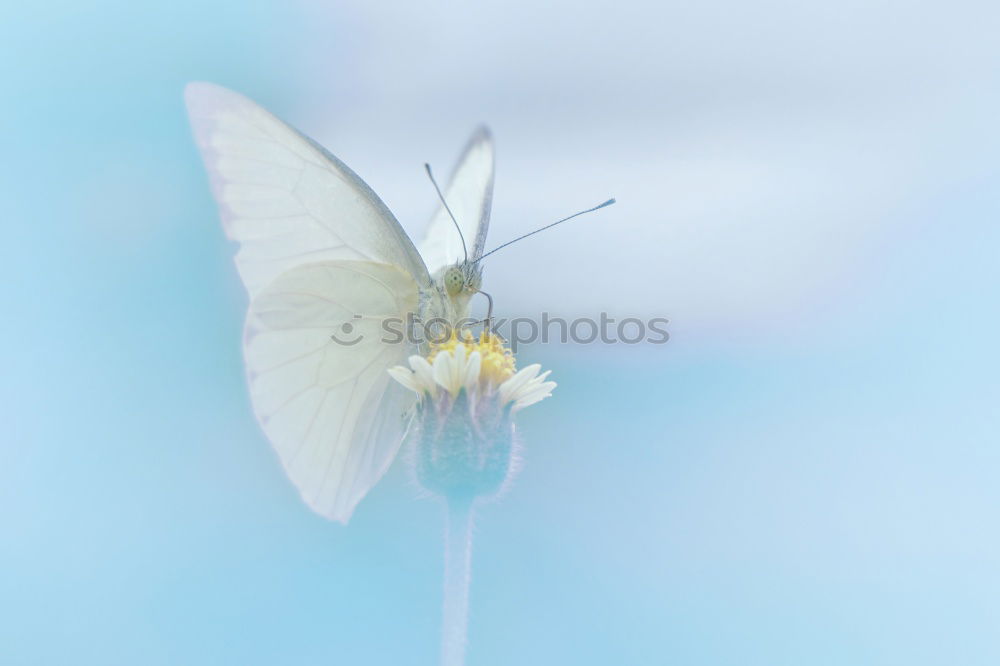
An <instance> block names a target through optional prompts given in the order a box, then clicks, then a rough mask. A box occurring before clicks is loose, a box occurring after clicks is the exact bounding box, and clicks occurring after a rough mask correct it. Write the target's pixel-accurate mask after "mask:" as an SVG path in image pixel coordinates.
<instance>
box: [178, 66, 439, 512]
mask: <svg viewBox="0 0 1000 666" xmlns="http://www.w3.org/2000/svg"><path fill="white" fill-rule="evenodd" d="M185 97H186V101H187V106H188V111H189V114H190V117H191V124H192V126H193V128H194V133H195V138H196V141H197V143H198V145H199V147H200V148H201V152H202V156H203V157H204V160H205V164H206V166H207V167H208V171H209V176H210V178H211V181H212V188H213V191H214V193H215V197H216V199H217V201H218V203H219V208H220V211H221V214H222V218H223V224H224V227H225V229H226V233H227V234H228V236H229V237H230V238H231V239H233V240H235V241H237V242H238V243H239V244H240V249H239V252H238V253H237V255H236V265H237V268H238V270H239V273H240V276H241V278H242V279H243V283H244V284H245V286H246V288H247V291H248V292H249V293H250V297H251V303H250V309H249V312H248V313H247V321H246V332H245V338H244V354H245V358H246V365H247V371H248V379H249V384H250V394H251V398H252V400H253V404H254V411H255V413H256V415H257V417H258V420H259V421H260V423H261V426H262V427H263V429H264V431H265V433H266V434H267V436H268V438H269V439H270V440H271V443H272V445H273V446H274V447H275V449H276V450H277V452H278V455H279V457H280V458H281V461H282V464H283V465H284V467H285V470H286V471H287V473H288V475H289V477H290V478H291V480H292V481H293V482H294V483H295V485H296V486H297V487H298V489H299V491H300V493H301V494H302V497H303V499H304V500H305V501H306V502H307V503H308V504H309V506H311V507H312V508H313V509H314V510H316V511H317V512H318V513H320V514H322V515H324V516H327V517H329V518H332V519H335V520H340V521H343V522H346V521H347V519H348V518H349V517H350V515H351V512H352V511H353V509H354V506H355V505H356V504H357V502H358V501H359V500H360V499H361V497H362V496H363V495H364V494H365V493H366V492H367V491H368V489H369V488H370V487H371V486H372V485H373V484H374V483H375V481H377V480H378V478H379V477H380V476H381V475H382V473H383V472H384V471H385V469H386V468H387V467H388V465H389V463H391V461H392V459H393V458H394V456H395V454H396V451H397V449H398V447H399V444H400V441H401V433H402V422H401V420H400V419H401V415H402V413H403V412H404V411H405V410H406V408H407V407H408V405H409V404H412V397H411V396H407V395H406V394H405V389H402V390H397V387H396V386H395V385H394V384H390V381H389V377H388V374H387V373H386V369H387V368H389V367H391V366H392V365H396V364H398V363H400V362H402V360H403V359H404V358H405V357H406V355H407V354H408V353H409V351H410V350H409V349H408V348H407V345H405V344H388V343H386V342H385V341H384V340H383V336H382V332H381V331H379V330H377V329H378V325H376V322H380V321H381V320H383V319H384V318H386V317H399V318H403V317H406V315H407V314H408V313H411V312H415V311H416V308H417V303H418V290H419V287H421V286H425V285H427V284H429V281H430V276H429V275H428V273H427V269H426V267H425V266H424V263H423V261H422V259H421V258H420V255H419V254H418V253H417V251H416V248H414V246H413V243H412V242H411V241H410V239H409V238H408V237H407V236H406V234H405V233H404V232H403V230H402V228H401V227H400V225H399V223H398V222H397V221H396V219H395V218H394V217H393V215H392V213H391V212H389V210H388V209H387V208H386V206H385V204H383V203H382V201H381V200H379V198H378V196H376V195H375V193H374V192H372V190H371V189H370V188H369V187H368V186H367V185H366V184H365V183H364V182H363V181H362V180H361V179H360V178H358V176H357V175H355V174H354V172H352V171H351V170H350V169H349V168H347V166H345V165H344V164H343V163H342V162H340V160H338V159H337V158H336V157H334V156H332V155H330V154H329V153H328V152H326V151H325V150H324V149H323V148H321V147H320V146H318V145H317V144H315V143H313V142H312V141H311V140H309V139H308V138H306V137H305V136H303V135H302V134H300V133H299V132H297V131H296V130H294V129H293V128H291V127H289V126H288V125H286V124H285V123H283V122H282V121H280V120H278V119H277V118H276V117H275V116H273V115H271V114H270V113H269V112H267V111H265V110H264V109H262V108H261V107H259V106H258V105H256V104H254V103H253V102H251V101H250V100H248V99H247V98H245V97H243V96H242V95H239V94H237V93H235V92H232V91H230V90H226V89H225V88H221V87H219V86H215V85H212V84H207V83H193V84H190V85H189V86H188V87H187V89H186V91H185ZM355 315H358V316H360V317H361V319H355V318H354V317H355ZM345 324H350V325H351V328H352V334H354V335H357V334H361V335H362V336H363V337H362V340H361V341H360V342H358V343H356V344H353V345H344V344H338V343H337V342H336V341H335V340H334V339H333V338H331V335H333V334H336V333H337V332H338V331H340V332H341V334H342V335H346V334H344V333H343V331H342V330H341V329H340V328H338V327H343V326H344V325H345ZM352 339H353V338H352Z"/></svg>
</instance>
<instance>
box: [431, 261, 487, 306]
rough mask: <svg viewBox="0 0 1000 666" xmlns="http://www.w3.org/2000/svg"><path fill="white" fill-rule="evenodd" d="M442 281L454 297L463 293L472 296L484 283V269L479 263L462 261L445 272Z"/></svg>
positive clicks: (449, 293) (446, 289)
mask: <svg viewBox="0 0 1000 666" xmlns="http://www.w3.org/2000/svg"><path fill="white" fill-rule="evenodd" d="M441 281H442V283H443V284H444V288H445V291H447V292H448V295H449V296H451V297H452V298H455V297H457V296H460V295H463V294H464V295H466V296H471V295H472V294H474V293H476V292H477V291H479V288H480V287H481V286H482V284H483V271H482V269H481V268H480V267H479V264H477V263H473V262H471V261H460V262H458V263H457V264H455V265H454V266H451V267H449V268H448V269H447V270H446V271H445V272H444V275H443V276H442V278H441Z"/></svg>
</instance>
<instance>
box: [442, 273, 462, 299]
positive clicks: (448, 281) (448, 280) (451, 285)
mask: <svg viewBox="0 0 1000 666" xmlns="http://www.w3.org/2000/svg"><path fill="white" fill-rule="evenodd" d="M464 286H465V276H463V275H462V271H460V270H458V269H457V268H449V269H448V272H447V273H445V274H444V288H445V289H447V290H448V294H450V295H451V296H455V295H457V294H458V292H460V291H462V287H464Z"/></svg>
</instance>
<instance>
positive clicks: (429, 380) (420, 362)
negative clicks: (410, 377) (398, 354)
mask: <svg viewBox="0 0 1000 666" xmlns="http://www.w3.org/2000/svg"><path fill="white" fill-rule="evenodd" d="M409 360H410V367H411V368H413V372H414V374H415V375H416V376H417V377H416V381H417V382H418V383H419V384H420V386H421V387H422V388H423V389H424V390H425V391H427V392H428V393H430V394H431V397H435V396H437V383H436V382H435V381H434V368H432V367H431V364H430V363H428V362H427V359H426V358H424V357H423V356H416V355H414V356H411V357H410V359H409Z"/></svg>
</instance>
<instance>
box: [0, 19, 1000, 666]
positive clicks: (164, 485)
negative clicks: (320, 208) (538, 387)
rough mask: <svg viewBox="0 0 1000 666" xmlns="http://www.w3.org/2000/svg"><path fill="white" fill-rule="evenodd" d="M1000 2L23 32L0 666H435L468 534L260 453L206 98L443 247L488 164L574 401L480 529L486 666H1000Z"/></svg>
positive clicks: (551, 417) (55, 22)
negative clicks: (575, 327) (481, 128)
mask: <svg viewBox="0 0 1000 666" xmlns="http://www.w3.org/2000/svg"><path fill="white" fill-rule="evenodd" d="M998 19H1000V10H998V9H997V5H996V3H988V2H974V1H973V2H964V1H961V0H960V1H958V2H954V1H953V2H947V3H946V2H943V1H941V0H932V1H930V2H909V3H908V2H889V1H876V2H870V1H865V2H860V1H855V0H847V1H846V2H834V3H831V2H820V1H818V0H807V1H805V2H790V1H782V0H763V1H756V2H751V3H745V2H737V1H735V0H710V1H708V2H700V3H691V2H649V3H641V2H631V1H627V0H624V1H619V2H612V3H599V2H579V1H574V2H569V1H565V2H554V3H544V6H542V4H540V3H534V2H520V1H518V2H504V3H490V4H488V5H487V4H485V3H437V2H434V3H366V2H347V3H320V2H308V3H300V2H273V3H265V2H252V1H251V2H247V1H241V2H236V1H232V2H208V3H206V2H193V1H190V0H176V1H174V2H170V3H156V4H151V3H136V2H87V3H77V2H37V3H18V4H12V3H8V5H6V6H5V7H4V8H3V10H2V21H0V74H2V76H0V81H2V82H3V91H4V93H3V103H2V104H0V122H2V127H3V143H2V151H0V152H2V159H0V169H2V172H0V176H2V178H0V203H2V208H0V210H2V211H3V225H4V226H3V228H4V231H5V236H4V242H3V243H2V245H0V266H2V270H3V276H4V278H3V280H2V298H3V301H2V304H3V310H2V312H3V326H2V332H0V336H2V339H0V342H2V345H3V349H4V350H5V352H6V353H5V355H4V356H5V358H4V361H3V371H2V373H0V391H2V400H3V405H4V410H3V425H2V426H0V433H2V441H3V444H2V449H0V663H3V664H12V665H14V664H16V665H21V664H32V665H33V664H45V665H49V664H59V665H61V664H100V665H117V664H128V665H134V664H150V665H159V664H185V665H187V664H192V665H201V664H206V665H209V664H212V665H214V664H303V665H311V664H393V665H399V664H433V663H435V660H436V658H437V644H438V619H439V603H440V584H441V566H442V562H441V559H442V558H441V540H440V539H441V531H442V514H441V510H440V507H439V506H438V505H437V504H436V503H435V502H434V501H433V500H430V499H421V498H420V497H419V492H418V489H417V488H416V487H415V486H414V484H413V482H412V481H410V476H409V473H408V470H407V467H406V465H405V463H403V462H402V461H401V462H400V464H397V465H396V466H394V468H393V469H392V471H391V472H390V474H389V475H388V476H387V477H386V479H385V480H384V482H383V483H381V484H380V485H379V486H378V487H377V488H376V490H375V491H374V492H373V493H372V494H371V495H370V496H369V497H368V498H367V499H366V500H365V501H364V502H363V503H362V504H361V506H360V508H359V510H358V512H357V513H356V514H355V517H354V519H353V521H352V523H351V525H350V526H349V527H346V528H345V527H342V526H339V525H336V524H331V523H328V522H326V521H324V520H322V519H320V518H318V517H317V516H315V515H313V514H311V513H310V512H309V511H308V510H307V509H306V508H305V506H304V505H303V504H302V503H301V502H300V501H299V500H298V498H297V495H296V493H295V491H294V490H293V488H292V487H291V485H290V484H289V483H288V482H287V481H286V479H285V478H284V476H283V474H282V472H281V470H280V468H279V465H278V463H277V461H276V458H275V456H274V455H273V454H272V453H271V451H270V449H269V447H268V445H267V443H266V441H265V440H264V439H263V437H262V435H261V434H260V432H259V431H258V429H257V427H256V425H255V423H254V421H253V418H252V416H251V412H250V407H249V404H248V399H247V396H246V393H245V389H244V385H243V377H242V368H241V359H240V348H239V342H240V329H241V318H242V314H243V311H244V308H245V295H244V292H243V290H242V287H241V286H240V284H239V282H238V278H237V276H236V272H235V270H234V268H233V266H232V264H231V261H230V257H231V255H232V254H233V251H234V248H233V247H231V246H230V245H229V244H227V242H226V241H225V239H224V237H223V235H222V231H221V229H220V225H219V223H218V220H217V217H216V213H215V209H214V205H213V202H212V201H211V198H210V194H209V189H208V185H207V181H206V178H205V175H204V172H203V169H202V166H201V163H200V161H199V158H198V155H197V154H196V151H195V148H194V146H193V143H192V141H191V139H190V136H189V130H188V127H187V122H186V118H185V115H184V110H183V106H182V101H181V91H182V88H183V86H184V84H185V83H186V82H187V81H189V80H196V79H203V80H210V81H214V82H217V83H220V84H223V85H226V86H229V87H232V88H235V89H237V90H240V91H242V92H244V93H246V94H248V95H250V96H251V97H253V98H255V99H257V100H258V101H260V102H261V103H262V104H264V105H266V106H267V107H269V108H271V109H273V110H274V111H275V112H276V113H278V114H279V115H281V116H283V117H285V118H286V119H288V120H289V121H290V122H292V123H294V124H295V125H297V126H299V127H301V128H302V129H303V130H304V131H306V132H307V133H309V134H311V135H312V136H314V137H316V138H317V139H318V140H320V141H321V142H322V143H324V144H326V145H327V146H329V147H330V149H331V150H332V151H334V152H335V153H336V154H338V155H339V156H340V157H341V158H342V159H344V160H345V161H346V162H347V163H349V164H350V165H352V167H354V168H355V170H357V171H358V172H359V173H360V174H361V175H362V176H363V177H364V178H366V179H367V180H368V182H369V183H370V184H371V185H372V186H373V187H374V189H375V190H376V191H378V192H379V193H380V194H381V195H382V196H383V198H384V199H385V200H386V202H387V203H388V204H389V206H390V207H391V208H392V209H393V210H394V211H395V212H396V214H397V216H398V217H399V218H400V219H401V221H402V222H403V224H404V226H405V227H406V228H407V229H409V230H410V231H411V232H413V233H414V234H418V233H420V232H421V231H422V228H423V225H424V221H425V220H426V219H427V217H428V215H429V213H430V212H431V211H432V209H433V207H434V196H433V191H432V190H431V188H430V186H429V185H428V183H427V182H426V180H425V178H424V175H423V173H422V171H421V164H422V163H423V162H424V161H425V160H426V161H431V162H432V163H434V164H435V165H437V167H438V171H439V172H444V171H446V170H447V168H448V167H449V166H450V163H451V160H452V159H453V158H454V156H455V154H456V151H457V150H458V149H459V147H460V146H461V144H462V143H463V141H464V140H465V137H466V134H467V133H468V132H469V131H470V130H471V128H472V127H473V126H474V125H475V124H476V123H477V122H479V121H487V122H489V123H490V124H491V125H492V127H493V129H494V131H495V134H496V137H497V141H498V177H497V188H496V199H495V208H494V216H493V231H492V235H491V237H492V239H493V240H494V241H495V242H497V243H499V242H501V241H503V240H506V239H508V238H511V237H513V236H514V235H516V234H518V233H522V232H524V231H527V230H529V229H531V228H533V227H536V226H538V225H540V224H543V223H546V222H549V221H551V220H554V219H556V218H557V217H560V216H562V215H565V214H568V213H570V212H573V211H574V210H576V209H579V208H582V207H585V206H587V205H592V204H593V203H596V202H598V201H601V200H603V199H604V198H606V197H607V196H609V195H614V196H617V197H618V199H619V202H620V203H619V204H618V205H617V206H615V207H613V208H611V209H608V210H606V211H602V212H601V213H599V214H597V215H593V216H590V217H588V218H581V219H580V220H577V221H574V222H573V223H572V226H571V227H570V226H567V227H563V228H561V229H559V230H556V231H552V232H548V233H546V234H544V235H541V236H538V237H537V238H535V239H533V240H532V241H530V242H526V243H524V244H522V245H519V246H516V247H511V248H509V249H507V250H504V252H503V253H501V254H497V255H496V257H495V258H494V259H495V260H493V261H491V262H490V264H489V268H488V275H487V280H488V283H489V285H490V290H491V291H492V292H493V294H494V296H495V297H496V299H497V303H498V306H499V308H500V310H501V312H502V313H503V314H508V315H515V314H526V315H532V314H537V313H538V312H539V311H540V310H541V309H543V308H544V309H548V310H550V311H552V312H554V313H556V314H562V315H565V316H581V315H596V314H597V313H599V312H600V311H601V310H602V309H606V310H608V311H609V312H611V313H612V314H616V315H618V316H623V315H639V316H651V315H658V316H666V317H669V318H670V319H671V321H672V325H671V331H672V334H673V337H672V340H671V342H670V343H669V344H667V345H665V346H658V347H653V346H646V347H643V346H633V347H627V346H618V347H606V346H586V347H558V346H553V345H549V346H538V345H536V346H532V347H526V348H524V349H522V351H521V354H520V356H521V359H522V362H525V361H529V362H530V361H540V362H542V363H544V364H545V365H546V366H548V367H551V368H552V369H553V370H554V376H555V378H556V379H557V380H558V381H559V382H560V386H559V388H558V389H557V392H556V394H555V396H554V397H553V398H552V399H551V400H550V401H548V402H547V403H544V404H543V405H541V406H538V407H535V408H532V409H531V410H528V411H527V412H525V413H524V414H523V419H522V426H523V428H522V432H523V435H524V438H525V441H526V449H525V452H524V469H523V472H522V473H521V475H520V477H519V478H518V479H517V482H516V483H515V484H514V487H513V489H512V490H511V492H510V493H509V494H508V495H507V496H506V497H505V498H504V499H503V500H502V501H500V502H499V503H494V504H492V505H489V506H487V507H485V508H483V510H482V512H481V515H480V520H479V525H478V532H477V542H476V545H475V560H474V580H473V589H472V617H471V636H470V648H469V664H470V666H477V665H478V666H486V665H497V666H499V665H509V664H524V665H534V664H544V665H550V664H601V665H606V664H679V665H680V664H684V665H687V664H690V665H699V666H700V665H704V664H727V665H728V664H732V665H734V666H747V665H751V664H762V665H769V666H770V665H775V664H795V665H799V664H810V665H824V664H829V665H838V666H839V665H843V664H852V665H867V664H873V665H886V666H892V665H897V664H907V665H915V664H949V665H950V664H963V665H976V664H997V663H1000V520H998V518H1000V484H998V476H1000V452H998V434H1000V422H998V421H1000V419H998V398H1000V391H998V370H1000V364H998V354H997V351H996V344H997V330H998V327H1000V315H998V287H1000V268H998V257H1000V253H998V249H1000V248H998V245H1000V225H998V218H1000V191H998V175H1000V168H998V157H997V155H998V149H1000V132H998V125H997V122H998V121H997V119H998V117H1000V114H998V112H1000V77H998V74H997V73H998V71H1000V70H998V67H1000V57H998V56H1000V47H998V45H997V38H996V36H997V32H998V28H1000V21H998Z"/></svg>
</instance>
